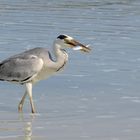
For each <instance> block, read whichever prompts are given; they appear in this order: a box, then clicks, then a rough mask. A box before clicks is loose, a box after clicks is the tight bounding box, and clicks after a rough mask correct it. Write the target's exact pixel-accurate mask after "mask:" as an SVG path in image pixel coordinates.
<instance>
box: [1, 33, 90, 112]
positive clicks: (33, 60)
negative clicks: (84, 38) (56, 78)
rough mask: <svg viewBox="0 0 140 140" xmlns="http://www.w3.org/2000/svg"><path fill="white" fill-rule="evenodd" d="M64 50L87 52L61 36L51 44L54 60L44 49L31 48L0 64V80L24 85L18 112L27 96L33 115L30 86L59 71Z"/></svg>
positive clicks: (63, 58) (64, 58) (64, 62)
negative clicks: (71, 49)
mask: <svg viewBox="0 0 140 140" xmlns="http://www.w3.org/2000/svg"><path fill="white" fill-rule="evenodd" d="M66 48H73V49H74V50H81V51H84V52H89V51H90V50H91V49H90V48H89V47H88V46H85V45H83V44H81V43H80V42H78V41H76V40H75V39H74V38H72V37H70V36H68V35H65V34H62V35H59V36H58V37H57V38H56V40H55V41H54V43H53V49H54V55H55V57H56V59H55V60H53V59H52V57H51V54H50V52H49V51H48V50H47V49H46V48H39V47H37V48H33V49H30V50H27V51H25V52H22V53H20V54H17V55H14V56H12V57H10V58H8V59H5V60H4V61H2V62H1V63H0V80H1V81H8V82H15V83H18V84H21V85H23V84H24V85H25V87H26V90H25V93H24V95H23V97H22V99H21V101H20V103H19V105H18V111H19V112H22V108H23V104H24V100H25V97H26V95H28V96H29V100H30V104H31V111H32V113H35V112H36V111H35V107H34V102H33V98H32V85H33V84H34V83H36V82H38V81H40V80H42V79H46V78H48V77H49V76H51V75H53V74H54V73H57V72H58V71H60V70H61V69H62V68H63V67H64V66H65V64H66V62H67V60H68V54H67V53H66V51H65V49H66Z"/></svg>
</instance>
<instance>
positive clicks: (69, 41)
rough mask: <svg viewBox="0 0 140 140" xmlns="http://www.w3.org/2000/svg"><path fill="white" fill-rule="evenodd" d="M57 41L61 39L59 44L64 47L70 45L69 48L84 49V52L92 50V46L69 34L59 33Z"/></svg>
mask: <svg viewBox="0 0 140 140" xmlns="http://www.w3.org/2000/svg"><path fill="white" fill-rule="evenodd" d="M57 41H59V44H60V45H61V46H63V47H69V48H72V49H73V50H80V51H83V52H90V50H91V49H90V48H89V47H88V45H87V46H85V45H83V44H81V43H80V42H78V41H76V40H75V39H74V38H72V37H70V36H68V35H65V34H62V35H59V36H58V37H57Z"/></svg>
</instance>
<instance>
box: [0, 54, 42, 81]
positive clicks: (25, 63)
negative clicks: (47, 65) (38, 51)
mask: <svg viewBox="0 0 140 140" xmlns="http://www.w3.org/2000/svg"><path fill="white" fill-rule="evenodd" d="M42 68H43V60H42V59H41V58H39V57H37V56H36V55H26V56H22V55H21V56H17V57H12V58H9V59H7V60H5V61H3V62H1V63H0V80H4V81H13V82H20V83H24V82H26V81H29V80H31V79H32V78H33V77H34V76H35V75H37V73H38V72H40V70H41V69H42Z"/></svg>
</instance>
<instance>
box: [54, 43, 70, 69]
mask: <svg viewBox="0 0 140 140" xmlns="http://www.w3.org/2000/svg"><path fill="white" fill-rule="evenodd" d="M53 49H54V54H55V58H56V61H55V67H56V69H57V70H59V69H61V67H63V66H64V65H65V63H66V62H67V60H68V55H67V53H66V51H65V50H63V49H61V46H60V45H59V44H57V43H54V48H53Z"/></svg>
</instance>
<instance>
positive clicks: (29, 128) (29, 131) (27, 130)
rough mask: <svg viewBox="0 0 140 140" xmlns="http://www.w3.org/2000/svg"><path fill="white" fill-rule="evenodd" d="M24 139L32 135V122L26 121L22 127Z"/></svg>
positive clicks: (28, 138)
mask: <svg viewBox="0 0 140 140" xmlns="http://www.w3.org/2000/svg"><path fill="white" fill-rule="evenodd" d="M24 135H25V140H31V136H32V122H26V124H25V128H24Z"/></svg>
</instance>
